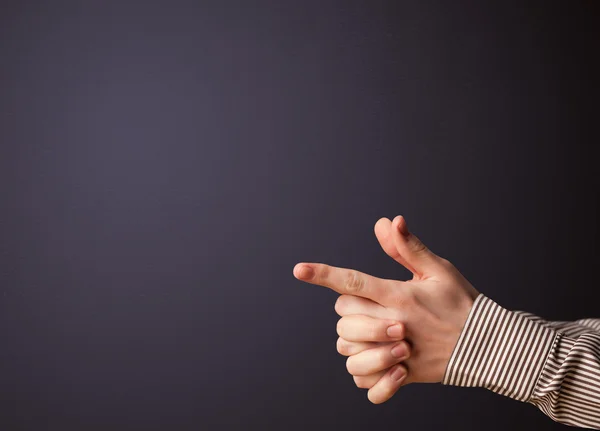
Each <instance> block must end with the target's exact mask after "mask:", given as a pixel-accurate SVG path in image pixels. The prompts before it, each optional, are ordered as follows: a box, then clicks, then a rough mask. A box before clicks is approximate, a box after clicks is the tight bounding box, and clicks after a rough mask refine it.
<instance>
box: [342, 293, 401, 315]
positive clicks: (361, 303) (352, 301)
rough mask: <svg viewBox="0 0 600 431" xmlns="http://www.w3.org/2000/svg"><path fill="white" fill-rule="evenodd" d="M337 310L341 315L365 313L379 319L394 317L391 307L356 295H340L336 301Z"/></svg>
mask: <svg viewBox="0 0 600 431" xmlns="http://www.w3.org/2000/svg"><path fill="white" fill-rule="evenodd" d="M334 308H335V312H336V313H337V314H338V315H340V316H348V315H350V314H363V315H365V316H370V317H374V318H377V319H394V317H395V316H394V313H393V312H391V311H390V309H389V308H386V307H384V306H383V305H380V304H378V303H377V302H375V301H372V300H370V299H367V298H362V297H360V296H354V295H340V296H338V299H337V301H336V302H335V307H334Z"/></svg>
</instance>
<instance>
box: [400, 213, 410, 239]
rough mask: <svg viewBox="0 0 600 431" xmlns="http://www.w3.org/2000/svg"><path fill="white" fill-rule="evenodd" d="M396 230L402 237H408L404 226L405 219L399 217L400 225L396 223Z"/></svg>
mask: <svg viewBox="0 0 600 431" xmlns="http://www.w3.org/2000/svg"><path fill="white" fill-rule="evenodd" d="M398 230H399V231H400V233H401V234H402V235H404V236H408V226H407V225H406V219H405V218H404V217H403V216H400V223H398Z"/></svg>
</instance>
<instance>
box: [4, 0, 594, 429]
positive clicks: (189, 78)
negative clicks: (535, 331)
mask: <svg viewBox="0 0 600 431" xmlns="http://www.w3.org/2000/svg"><path fill="white" fill-rule="evenodd" d="M593 3H594V2H591V1H589V2H576V1H572V2H561V3H551V2H546V1H544V2H522V1H519V2H513V3H509V2H495V3H489V2H479V1H460V2H442V1H439V2H433V3H430V2H421V1H414V2H406V1H402V2H399V1H387V2H383V1H361V2H357V1H337V2H333V1H314V2H309V1H301V2H300V1H294V2H292V1H289V2H288V1H275V0H273V1H264V2H250V1H237V2H227V1H212V2H208V1H188V2H186V1H162V2H157V1H139V2H133V1H118V2H85V1H81V2H75V1H73V2H69V1H66V0H59V1H53V2H23V1H12V2H6V1H5V2H2V12H0V61H1V64H0V191H1V193H2V195H1V205H2V208H1V212H0V220H1V230H0V233H1V237H0V252H1V258H0V269H1V271H0V307H1V309H0V311H1V312H0V397H1V398H0V429H3V430H5V429H6V430H95V429H111V430H125V429H128V430H133V429H161V430H176V429H197V430H198V429H207V430H212V429H215V430H217V429H236V428H237V429H249V428H251V427H252V428H253V429H298V430H300V429H344V430H358V429H373V430H375V429H411V430H412V429H415V430H434V429H453V428H454V429H483V428H485V429H488V430H505V429H509V428H512V429H526V428H529V427H535V429H554V428H560V427H561V426H560V425H556V424H554V423H553V422H552V421H551V420H550V419H548V418H547V417H545V416H544V415H543V414H542V413H541V412H539V411H538V410H537V409H536V408H535V407H533V406H531V405H527V404H524V403H518V402H516V401H512V400H510V399H508V398H504V397H501V396H499V395H495V394H493V393H492V392H490V391H487V390H485V389H467V388H453V387H446V386H442V385H431V384H430V385H409V386H407V387H406V388H404V389H402V390H401V392H399V393H398V394H397V395H396V396H395V397H394V398H393V399H392V400H391V401H389V402H387V403H385V404H383V405H379V406H375V405H372V404H370V403H369V402H368V400H367V398H366V391H364V390H361V389H357V388H356V387H355V386H354V383H353V381H352V378H351V376H350V375H349V374H348V373H347V371H346V368H345V358H344V357H342V356H341V355H339V354H338V353H337V352H336V349H335V341H336V338H337V335H336V333H335V324H336V322H337V319H338V316H337V315H336V314H335V312H334V310H333V304H334V302H335V299H336V297H337V295H336V294H335V293H334V292H331V291H328V290H326V289H325V288H321V287H319V286H313V285H309V284H306V283H302V282H300V281H298V280H296V279H295V278H294V277H293V275H292V268H293V267H294V265H295V264H296V263H297V262H301V261H315V262H324V263H328V264H331V265H336V266H342V267H348V268H355V269H358V270H361V271H364V272H367V273H370V274H373V275H377V276H380V277H386V278H397V279H406V278H407V277H408V276H409V274H408V271H406V270H405V269H404V268H402V267H401V266H400V265H398V264H396V263H395V262H394V261H392V260H391V259H390V258H389V257H387V256H386V255H385V253H384V252H383V250H381V248H380V247H379V245H378V243H377V240H376V238H375V235H374V233H373V226H374V224H375V222H376V221H377V219H378V218H380V217H383V216H386V217H389V218H393V217H394V216H395V215H397V214H403V215H404V216H405V217H406V219H407V221H408V224H409V227H410V228H411V229H412V230H413V231H414V232H415V233H416V234H417V235H418V236H420V237H421V239H422V240H423V241H424V242H425V243H426V244H427V245H428V246H429V247H430V248H431V249H432V250H433V251H435V252H436V253H438V254H440V255H442V256H444V257H446V258H448V259H449V260H451V261H452V262H453V263H454V264H455V265H456V266H457V267H458V268H459V269H460V270H461V271H462V272H463V274H464V275H465V276H466V277H467V278H468V279H469V280H470V281H471V282H472V283H473V284H474V285H475V286H476V287H477V288H478V289H479V290H480V291H481V292H483V293H485V294H487V295H488V296H490V297H491V298H492V299H494V300H496V301H497V302H499V303H500V304H501V305H503V306H505V307H507V308H511V309H522V310H528V311H531V312H534V313H537V314H540V315H542V316H544V317H546V318H549V319H555V320H568V319H576V318H581V317H586V316H589V317H591V316H598V315H599V308H600V307H599V306H598V302H594V300H593V298H594V296H595V293H596V292H597V291H598V282H597V279H596V274H595V271H596V268H597V265H596V262H597V257H598V227H597V225H598V223H597V222H598V185H599V184H598V176H597V175H596V174H597V169H596V160H595V159H594V158H592V157H591V148H592V145H597V143H598V138H599V132H598V118H597V117H598V100H599V98H598V96H599V91H598V88H599V87H598V76H600V75H599V72H600V71H599V68H598V66H597V57H598V39H599V38H598V30H597V27H598V17H599V14H598V8H597V7H596V5H595V4H593Z"/></svg>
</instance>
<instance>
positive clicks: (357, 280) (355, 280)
mask: <svg viewBox="0 0 600 431" xmlns="http://www.w3.org/2000/svg"><path fill="white" fill-rule="evenodd" d="M345 287H346V290H347V291H348V292H351V293H353V294H356V293H359V292H361V291H362V290H363V289H364V287H365V279H364V277H363V276H362V275H361V274H360V273H359V272H358V271H355V270H350V271H348V273H347V274H346V286H345Z"/></svg>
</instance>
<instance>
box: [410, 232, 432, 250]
mask: <svg viewBox="0 0 600 431" xmlns="http://www.w3.org/2000/svg"><path fill="white" fill-rule="evenodd" d="M411 247H412V250H413V252H414V253H425V252H427V251H428V250H429V249H428V248H427V246H426V245H425V244H423V242H422V241H421V240H420V239H418V238H417V237H416V236H415V237H413V240H412V241H411Z"/></svg>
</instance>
